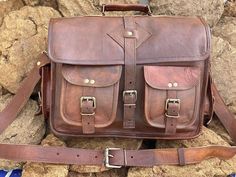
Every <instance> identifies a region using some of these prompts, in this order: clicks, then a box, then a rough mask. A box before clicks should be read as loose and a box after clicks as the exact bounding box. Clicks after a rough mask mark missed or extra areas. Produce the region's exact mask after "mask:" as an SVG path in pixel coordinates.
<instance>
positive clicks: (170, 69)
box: [0, 4, 236, 168]
mask: <svg viewBox="0 0 236 177" xmlns="http://www.w3.org/2000/svg"><path fill="white" fill-rule="evenodd" d="M114 10H120V11H128V10H137V11H142V12H144V13H146V14H148V15H147V16H124V17H107V16H90V17H75V18H57V19H51V21H50V25H49V36H48V54H45V53H44V54H42V55H41V56H40V59H39V61H38V62H37V64H36V66H35V67H34V68H33V69H32V71H31V72H30V73H29V75H28V77H27V78H26V79H25V80H24V82H23V84H22V86H21V87H20V89H19V90H18V92H17V94H16V95H15V96H14V97H13V99H12V101H11V102H10V104H9V105H8V106H7V107H6V108H5V109H4V110H3V111H2V112H1V113H0V122H1V124H0V132H3V131H4V130H5V128H6V127H7V126H8V125H9V124H10V123H12V121H13V120H14V119H15V118H16V116H17V114H18V113H19V112H20V110H21V109H22V107H23V106H24V105H25V103H26V102H27V100H28V98H29V97H30V95H31V93H32V91H33V89H34V87H35V85H36V84H37V83H38V82H39V81H40V80H41V95H42V99H41V108H42V112H43V114H44V116H45V118H48V119H49V123H50V128H51V130H52V131H53V133H54V134H56V135H57V136H60V137H126V138H142V139H168V140H174V139H190V138H195V137H197V136H198V135H199V134H200V133H201V130H202V127H203V125H204V123H205V124H207V123H209V121H210V120H211V119H212V116H213V114H214V113H215V114H216V115H217V117H218V118H219V119H220V120H221V122H222V124H223V125H224V127H225V128H226V130H227V131H228V133H229V134H230V136H231V137H232V139H233V140H234V141H236V131H235V128H236V119H234V117H233V115H232V113H230V112H229V110H228V109H227V107H226V105H225V104H224V102H223V100H222V98H221V97H220V95H219V93H218V92H217V90H216V88H215V86H214V85H213V83H212V81H211V77H210V29H209V27H208V25H207V24H206V23H205V22H204V20H203V19H202V18H199V17H168V16H159V17H154V16H151V12H150V9H149V6H146V5H135V4H134V5H104V6H103V12H105V11H114ZM235 154H236V147H234V146H231V147H225V146H206V147H193V148H178V149H175V148H170V149H143V150H128V149H119V148H109V147H107V148H106V149H104V150H89V149H77V148H66V147H41V146H37V145H12V144H11V145H10V144H0V158H3V159H10V160H16V161H36V162H45V163H58V164H78V165H104V166H106V167H108V168H119V167H121V166H144V167H146V166H154V165H163V164H165V165H185V164H193V163H198V162H201V161H202V160H205V159H208V158H211V157H218V158H220V159H228V158H231V157H233V156H234V155H235Z"/></svg>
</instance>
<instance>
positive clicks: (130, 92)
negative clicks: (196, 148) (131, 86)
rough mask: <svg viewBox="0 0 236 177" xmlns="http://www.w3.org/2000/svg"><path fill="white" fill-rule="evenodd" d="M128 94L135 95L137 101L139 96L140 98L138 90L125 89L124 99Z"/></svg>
mask: <svg viewBox="0 0 236 177" xmlns="http://www.w3.org/2000/svg"><path fill="white" fill-rule="evenodd" d="M127 94H129V95H134V96H135V101H137V98H138V96H137V95H138V92H137V90H125V91H123V100H125V95H127Z"/></svg>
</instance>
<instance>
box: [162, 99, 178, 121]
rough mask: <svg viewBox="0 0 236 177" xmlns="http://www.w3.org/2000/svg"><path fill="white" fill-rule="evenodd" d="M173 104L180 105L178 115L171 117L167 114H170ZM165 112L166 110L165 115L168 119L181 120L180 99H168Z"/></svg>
mask: <svg viewBox="0 0 236 177" xmlns="http://www.w3.org/2000/svg"><path fill="white" fill-rule="evenodd" d="M170 103H172V104H177V105H178V114H177V115H169V114H168V113H167V112H168V109H169V104H170ZM165 110H166V113H165V116H166V117H169V118H179V110H180V99H176V98H168V99H166V105H165Z"/></svg>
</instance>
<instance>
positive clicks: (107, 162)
mask: <svg viewBox="0 0 236 177" xmlns="http://www.w3.org/2000/svg"><path fill="white" fill-rule="evenodd" d="M113 150H121V148H106V149H105V151H104V158H105V160H104V165H105V167H106V168H121V167H122V166H120V165H111V164H110V158H113V157H114V156H113V155H112V154H110V151H113ZM125 158H126V156H125ZM125 161H126V159H125Z"/></svg>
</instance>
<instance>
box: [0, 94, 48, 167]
mask: <svg viewBox="0 0 236 177" xmlns="http://www.w3.org/2000/svg"><path fill="white" fill-rule="evenodd" d="M11 98H12V96H11V95H9V94H7V95H3V96H1V97H0V110H2V109H3V108H4V107H5V106H6V105H7V103H8V102H9V101H10V100H11ZM37 107H38V106H37V103H36V102H35V101H32V100H29V101H28V103H27V104H26V106H25V108H23V110H22V112H21V113H20V114H19V116H18V118H17V119H16V120H15V121H14V122H13V123H12V124H11V125H10V126H9V127H8V128H7V129H6V130H5V131H4V132H3V133H2V134H1V135H0V142H1V143H11V144H39V143H40V142H41V140H42V138H43V136H44V133H45V123H44V118H43V117H42V116H34V114H35V112H36V111H37ZM21 165H22V163H16V162H12V161H6V160H0V168H3V169H11V168H15V167H20V166H21Z"/></svg>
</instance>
